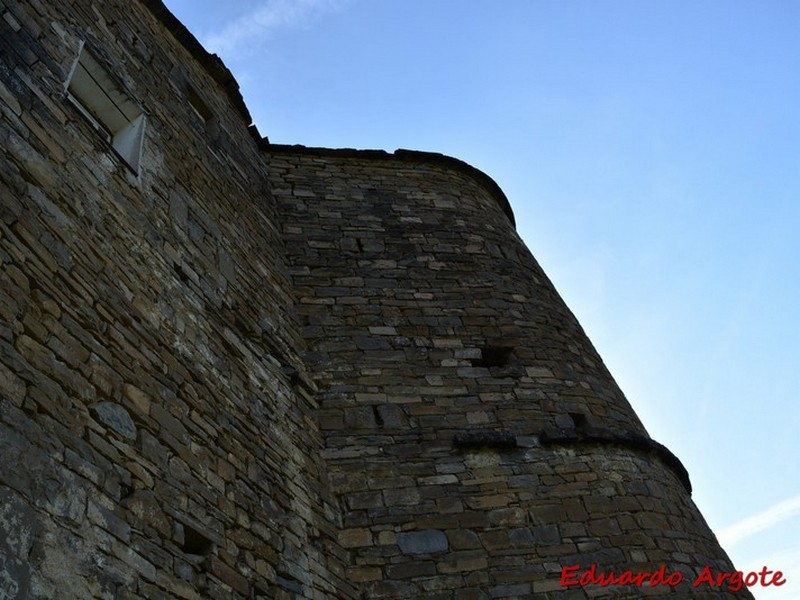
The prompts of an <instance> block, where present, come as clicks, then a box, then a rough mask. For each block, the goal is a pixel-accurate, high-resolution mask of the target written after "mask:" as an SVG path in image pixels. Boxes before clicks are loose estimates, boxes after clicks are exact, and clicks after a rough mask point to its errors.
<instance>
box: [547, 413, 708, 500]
mask: <svg viewBox="0 0 800 600" xmlns="http://www.w3.org/2000/svg"><path fill="white" fill-rule="evenodd" d="M539 443H540V444H541V445H542V446H544V447H547V446H584V445H598V446H617V447H620V448H626V449H629V450H633V451H635V452H637V453H643V454H649V455H651V456H656V457H658V458H659V459H660V460H661V461H662V462H663V463H664V464H665V465H666V466H667V467H668V468H669V469H670V470H672V472H673V473H675V475H676V476H677V477H678V479H679V480H680V482H681V483H682V484H683V487H684V488H685V489H686V491H687V492H689V494H691V493H692V483H691V481H690V480H689V473H688V472H687V471H686V468H685V467H684V466H683V463H682V462H681V461H680V459H679V458H678V457H677V456H675V455H674V454H673V453H672V452H671V451H670V450H669V448H667V447H666V446H664V445H663V444H659V443H658V442H656V441H655V440H651V439H650V438H649V437H646V436H644V435H640V434H638V433H630V432H618V431H612V430H610V429H601V428H594V427H586V428H579V429H548V430H545V431H543V432H541V433H540V434H539Z"/></svg>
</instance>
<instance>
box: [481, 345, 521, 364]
mask: <svg viewBox="0 0 800 600" xmlns="http://www.w3.org/2000/svg"><path fill="white" fill-rule="evenodd" d="M511 352H512V348H505V347H497V346H488V347H486V348H481V356H480V358H473V359H472V360H471V362H472V366H473V367H486V368H488V367H504V366H506V365H507V364H508V363H509V361H510V360H511Z"/></svg>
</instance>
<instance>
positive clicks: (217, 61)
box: [140, 0, 253, 127]
mask: <svg viewBox="0 0 800 600" xmlns="http://www.w3.org/2000/svg"><path fill="white" fill-rule="evenodd" d="M140 1H141V3H142V4H143V5H144V7H145V8H147V10H149V11H150V13H151V14H152V15H153V16H154V17H155V18H156V19H157V20H158V21H159V22H160V23H161V24H162V25H163V26H164V27H165V28H166V29H167V31H169V32H170V33H171V34H172V36H173V37H174V38H175V40H177V41H178V43H180V44H181V45H182V46H183V47H184V48H186V50H187V51H188V52H189V54H191V55H192V56H193V57H194V58H195V59H196V60H197V62H199V63H200V65H201V66H202V67H203V68H204V69H205V70H206V72H207V73H208V74H209V75H210V76H211V78H212V79H214V81H216V82H217V83H218V84H219V85H220V87H222V89H223V90H225V93H226V94H227V95H228V98H229V99H230V101H231V103H232V104H233V106H234V108H235V109H236V111H237V112H238V113H239V114H240V115H241V117H242V119H244V122H245V126H246V127H253V125H252V122H253V119H252V117H251V116H250V111H249V110H248V109H247V105H246V104H245V101H244V98H243V97H242V94H241V92H240V91H239V83H238V82H237V81H236V78H235V77H234V76H233V73H231V72H230V70H229V69H228V67H226V66H225V63H224V62H223V61H222V59H221V58H220V57H219V56H218V55H217V54H212V53H210V52H209V51H208V50H206V49H205V48H204V47H203V44H201V43H200V41H199V40H198V39H197V38H196V37H195V36H194V34H193V33H192V32H191V31H189V30H188V29H187V27H186V25H184V24H183V23H181V21H180V19H178V17H176V16H175V15H174V14H172V12H171V11H170V10H169V9H168V8H167V7H166V5H165V4H164V2H163V1H162V0H140Z"/></svg>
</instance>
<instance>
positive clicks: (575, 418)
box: [569, 413, 589, 429]
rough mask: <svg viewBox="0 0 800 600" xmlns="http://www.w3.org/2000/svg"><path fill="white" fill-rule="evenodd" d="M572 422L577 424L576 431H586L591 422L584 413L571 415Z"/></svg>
mask: <svg viewBox="0 0 800 600" xmlns="http://www.w3.org/2000/svg"><path fill="white" fill-rule="evenodd" d="M569 416H570V418H571V419H572V422H573V423H574V424H575V429H586V427H587V426H588V425H589V422H588V421H587V420H586V415H584V414H583V413H569Z"/></svg>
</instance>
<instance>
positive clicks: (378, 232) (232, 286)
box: [0, 0, 747, 600]
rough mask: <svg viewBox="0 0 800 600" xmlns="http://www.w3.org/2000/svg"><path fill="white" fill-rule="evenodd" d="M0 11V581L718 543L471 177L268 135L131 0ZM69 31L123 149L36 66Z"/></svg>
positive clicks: (362, 592)
mask: <svg viewBox="0 0 800 600" xmlns="http://www.w3.org/2000/svg"><path fill="white" fill-rule="evenodd" d="M0 17H2V18H1V19H0V59H1V60H0V117H1V119H2V121H1V122H0V148H1V149H2V154H3V160H2V162H0V457H2V459H3V460H2V461H1V462H0V597H2V598H5V597H9V598H98V599H99V598H114V599H124V598H147V599H153V598H207V597H209V598H276V599H288V598H304V599H327V598H341V599H355V598H396V599H405V598H412V597H419V598H424V599H429V600H432V599H442V600H444V599H447V600H470V599H482V598H584V597H606V596H608V597H638V596H639V595H641V593H645V592H647V593H649V594H651V595H656V596H659V595H664V594H667V593H672V594H673V595H676V596H679V597H687V596H690V595H692V593H693V590H692V589H691V588H690V587H687V586H688V584H684V585H682V586H676V587H675V588H669V587H663V586H662V587H657V588H649V589H642V590H639V589H636V590H634V593H632V592H631V589H632V588H631V587H630V586H627V587H626V586H622V587H616V588H615V587H613V586H612V587H597V586H595V587H591V586H589V587H575V588H565V587H562V586H561V584H560V576H561V569H562V567H563V566H565V565H582V566H583V567H584V568H587V567H588V566H589V565H590V564H592V563H595V564H597V567H598V569H600V570H609V569H614V570H615V571H617V572H619V571H620V570H624V569H631V570H634V571H636V572H641V571H645V570H654V569H657V568H658V567H659V566H660V565H661V564H664V565H666V566H667V567H668V569H669V570H670V571H676V572H678V571H679V572H681V573H683V574H684V575H685V578H686V579H687V580H689V579H691V578H692V577H693V576H694V575H695V574H697V572H698V571H699V569H701V568H702V567H703V566H705V565H709V566H711V567H712V568H714V569H718V570H729V569H730V564H729V562H728V560H727V558H726V557H725V554H724V552H723V551H722V550H721V548H720V547H719V545H718V544H717V543H716V540H715V539H714V536H713V534H712V533H711V532H710V531H709V529H708V527H707V526H706V524H705V523H704V521H703V519H702V517H701V516H700V514H699V513H698V511H697V509H696V507H695V506H694V504H693V503H692V501H691V498H690V494H689V490H690V486H689V480H688V476H687V475H686V473H685V471H684V470H683V467H682V466H681V465H680V462H679V461H678V460H677V459H676V458H675V457H674V456H673V455H672V454H671V453H670V452H669V451H668V450H666V449H665V448H663V447H662V446H660V445H659V444H657V443H656V442H654V441H653V440H651V439H650V438H649V437H648V435H647V433H646V431H645V429H644V428H643V426H642V424H641V423H640V422H639V420H638V419H637V418H636V416H635V414H634V413H633V411H632V410H631V407H630V406H629V404H628V402H627V401H626V399H625V398H624V396H623V395H622V393H621V392H620V390H619V389H618V388H617V386H616V384H615V383H614V381H613V379H612V378H611V376H610V375H609V373H608V372H607V370H606V368H605V366H604V365H603V363H602V361H601V359H600V358H599V357H598V356H597V353H596V352H595V350H594V349H593V348H592V346H591V344H590V342H589V341H588V340H587V338H586V336H585V335H584V333H583V332H582V330H581V328H580V326H579V325H578V323H577V322H576V320H575V318H574V317H573V315H572V314H571V313H570V312H569V310H568V309H567V308H566V307H565V306H564V304H563V302H562V301H561V299H560V298H559V297H558V295H557V293H556V292H555V290H554V289H553V286H552V285H551V284H550V282H549V281H548V280H547V278H546V276H545V275H544V273H543V272H542V271H541V269H540V268H539V266H538V265H537V264H536V262H535V260H534V259H533V257H532V256H531V255H530V253H529V252H528V250H527V249H526V248H525V246H524V244H522V242H521V240H520V239H519V237H518V236H517V234H516V232H515V230H514V227H513V215H512V214H511V211H510V208H509V205H508V202H507V200H506V198H505V196H503V193H502V192H501V191H500V189H499V188H498V187H497V185H496V184H495V183H494V182H492V181H491V180H490V179H489V178H488V177H487V176H486V175H484V174H482V173H480V172H479V171H477V170H475V169H473V168H472V167H469V166H468V165H465V164H464V163H461V162H459V161H457V160H455V159H450V158H446V157H442V156H439V155H431V154H423V153H416V152H397V153H395V154H393V155H389V154H386V153H383V152H356V151H333V150H320V149H308V148H302V147H283V146H272V145H269V144H268V143H267V142H266V140H262V139H260V138H259V136H258V134H257V132H256V131H255V130H254V128H253V127H252V126H249V121H250V117H249V114H248V112H247V109H246V107H245V105H244V103H243V102H242V99H241V97H240V95H239V93H238V88H237V87H236V83H235V81H234V80H233V78H232V77H231V75H230V73H229V72H228V71H227V69H226V68H225V67H224V65H223V64H222V63H221V62H220V61H219V59H218V58H216V57H214V56H210V55H208V54H207V53H206V52H205V50H203V49H202V47H200V45H199V44H198V43H197V41H196V40H195V39H194V38H193V37H192V36H191V34H190V33H189V32H188V31H186V29H185V28H184V27H183V26H182V25H181V24H180V23H178V22H177V21H176V20H175V19H174V17H172V15H171V14H170V13H169V12H168V11H166V9H165V8H164V7H163V5H162V4H161V3H160V2H159V1H158V0H142V1H141V2H129V1H126V0H103V1H100V0H75V1H73V2H43V1H42V0H27V1H25V2H21V1H19V0H0ZM82 51H86V52H89V53H90V54H91V55H92V56H93V57H94V59H95V60H96V61H97V63H98V64H99V65H100V68H101V70H102V71H103V72H104V73H105V75H104V77H106V78H107V79H108V81H104V82H103V85H107V84H108V85H111V86H112V88H113V90H114V91H113V93H112V95H114V94H117V95H120V97H124V98H125V99H126V100H125V102H130V103H131V104H132V105H135V106H136V107H138V109H140V110H142V111H144V114H145V115H146V125H145V129H144V138H143V145H142V154H141V160H138V161H133V162H135V163H136V164H133V166H131V165H132V161H131V160H130V159H129V158H125V154H124V153H123V152H121V151H119V150H118V149H117V150H115V148H114V146H113V140H112V142H110V141H109V140H108V139H107V138H108V136H107V135H106V134H105V132H104V131H103V129H104V128H103V126H101V125H102V123H101V122H102V121H103V120H102V118H100V117H99V116H98V115H95V117H96V118H92V117H90V116H89V115H88V114H87V113H91V112H92V110H91V106H86V105H85V106H84V108H83V109H82V108H80V106H79V105H80V104H81V102H80V101H78V102H77V103H76V101H74V100H73V99H70V98H69V97H68V95H67V94H66V93H65V91H66V90H67V83H68V81H69V80H70V74H71V73H72V72H73V70H74V68H75V65H76V60H77V58H78V56H79V54H80V53H81V52H82ZM115 97H116V96H115ZM704 594H707V590H703V593H702V594H701V595H704ZM717 595H718V596H724V594H722V593H720V594H717ZM738 595H739V596H742V595H744V596H747V594H746V592H745V594H738Z"/></svg>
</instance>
